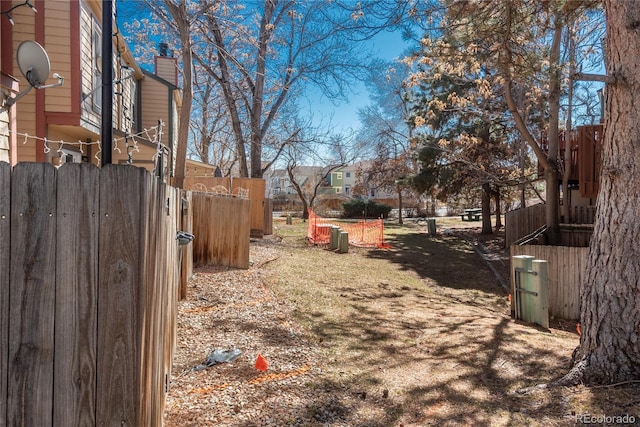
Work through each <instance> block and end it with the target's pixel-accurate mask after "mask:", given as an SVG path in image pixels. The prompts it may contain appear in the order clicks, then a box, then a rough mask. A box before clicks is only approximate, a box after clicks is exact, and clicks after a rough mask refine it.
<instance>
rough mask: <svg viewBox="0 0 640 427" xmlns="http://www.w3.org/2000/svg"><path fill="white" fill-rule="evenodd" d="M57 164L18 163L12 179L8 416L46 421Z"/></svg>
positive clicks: (50, 379)
mask: <svg viewBox="0 0 640 427" xmlns="http://www.w3.org/2000/svg"><path fill="white" fill-rule="evenodd" d="M55 178H56V170H55V168H54V167H53V165H51V164H45V163H20V164H18V165H16V166H15V168H14V170H13V176H12V181H11V266H10V269H11V276H12V280H11V292H10V296H9V300H10V303H9V324H10V328H9V380H8V402H7V404H8V406H7V420H8V421H10V422H11V424H12V425H25V426H36V425H37V426H46V425H51V423H52V414H53V357H54V314H55V306H54V304H55V283H54V280H55V277H54V273H55V269H56V265H55V249H56V242H55V237H56V181H55Z"/></svg>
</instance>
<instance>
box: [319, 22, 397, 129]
mask: <svg viewBox="0 0 640 427" xmlns="http://www.w3.org/2000/svg"><path fill="white" fill-rule="evenodd" d="M370 43H371V44H372V46H373V49H374V52H376V53H377V56H378V57H379V58H381V59H384V60H387V61H393V60H394V59H396V58H400V57H401V56H402V53H403V52H404V51H405V50H406V49H407V48H408V47H409V45H408V44H407V42H405V41H404V40H402V37H401V36H400V33H399V32H395V33H389V32H382V33H380V34H378V35H377V36H376V37H374V38H373V39H372V40H371V41H370ZM315 96H317V98H315V99H312V100H311V102H313V110H314V111H313V114H314V120H315V121H316V122H319V121H320V120H322V121H323V123H325V124H326V122H327V121H328V120H329V118H330V117H331V124H332V125H333V126H332V127H333V128H334V129H335V130H336V131H337V132H340V131H344V132H345V133H347V132H348V129H350V128H351V129H354V130H355V129H357V128H358V127H360V122H359V120H358V110H359V109H361V108H364V107H365V106H366V105H368V104H369V102H370V100H369V94H368V93H367V89H366V88H365V86H364V84H363V83H360V84H358V85H356V86H355V87H354V88H353V93H352V94H350V95H349V101H348V102H342V103H340V104H339V105H337V106H336V105H334V102H333V101H332V100H330V99H327V98H326V97H324V96H323V95H322V94H316V95H315Z"/></svg>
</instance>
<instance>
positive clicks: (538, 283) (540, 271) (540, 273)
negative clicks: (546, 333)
mask: <svg viewBox="0 0 640 427" xmlns="http://www.w3.org/2000/svg"><path fill="white" fill-rule="evenodd" d="M531 264H532V266H531V269H532V270H533V271H534V272H535V273H536V275H535V276H533V289H532V290H533V291H534V292H537V293H538V297H537V298H536V300H537V304H536V305H535V307H536V311H535V317H534V318H535V320H534V321H535V323H537V324H538V325H540V326H542V327H544V328H548V327H549V275H548V274H547V261H544V260H541V259H534V260H533V261H532V262H531Z"/></svg>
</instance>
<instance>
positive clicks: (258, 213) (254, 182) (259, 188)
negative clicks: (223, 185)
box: [231, 178, 266, 238]
mask: <svg viewBox="0 0 640 427" xmlns="http://www.w3.org/2000/svg"><path fill="white" fill-rule="evenodd" d="M265 186H266V181H265V180H264V179H261V178H233V180H232V181H231V187H232V190H231V191H232V192H233V193H234V194H235V193H237V191H238V188H244V189H246V190H249V199H251V237H260V238H262V237H263V236H264V193H265Z"/></svg>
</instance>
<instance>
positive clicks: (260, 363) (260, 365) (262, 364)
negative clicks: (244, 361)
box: [255, 354, 269, 371]
mask: <svg viewBox="0 0 640 427" xmlns="http://www.w3.org/2000/svg"><path fill="white" fill-rule="evenodd" d="M255 368H256V369H257V370H259V371H266V370H267V368H269V363H268V362H267V359H265V358H264V357H262V355H261V354H258V358H257V359H256V365H255Z"/></svg>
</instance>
